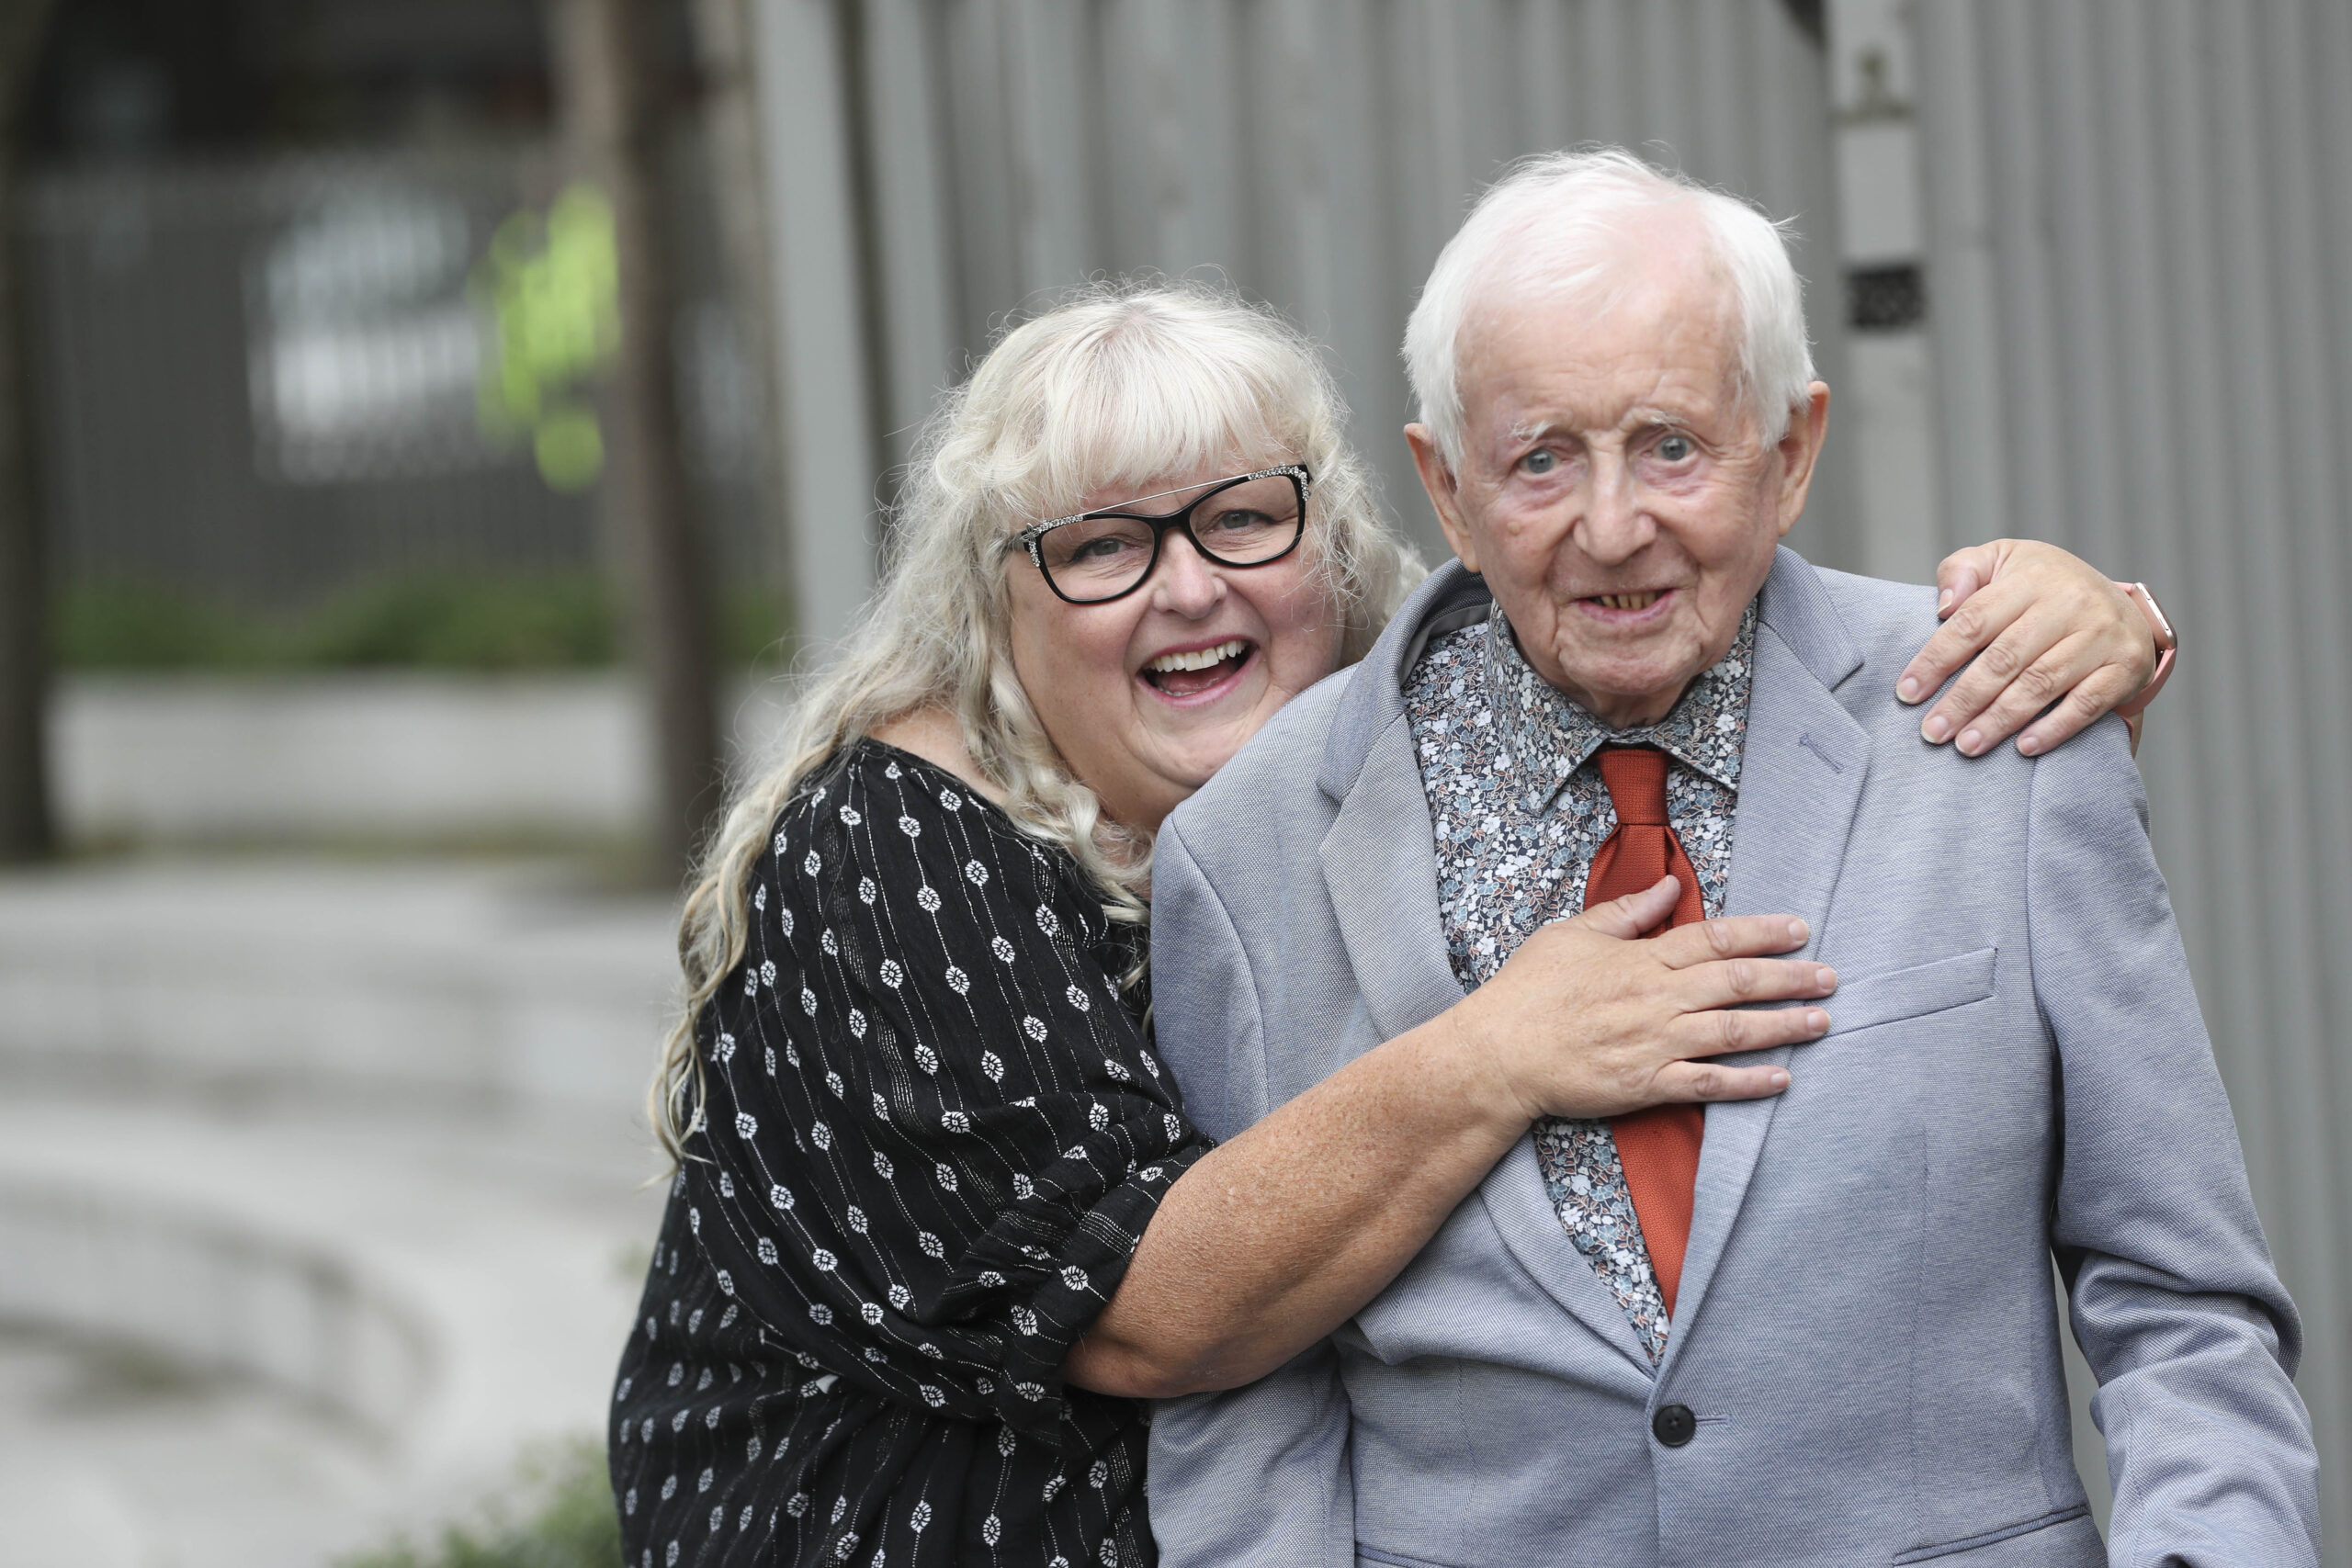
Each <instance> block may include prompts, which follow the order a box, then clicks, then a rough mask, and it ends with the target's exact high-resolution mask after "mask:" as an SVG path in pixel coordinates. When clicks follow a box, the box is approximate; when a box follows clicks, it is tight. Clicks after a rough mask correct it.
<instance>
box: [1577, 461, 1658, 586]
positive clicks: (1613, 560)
mask: <svg viewBox="0 0 2352 1568" xmlns="http://www.w3.org/2000/svg"><path fill="white" fill-rule="evenodd" d="M1590 472H1591V476H1592V477H1591V479H1589V481H1588V482H1589V485H1590V486H1591V489H1590V491H1589V492H1588V494H1587V495H1586V498H1585V509H1584V517H1583V519H1582V521H1581V522H1579V523H1578V524H1577V545H1578V546H1579V547H1582V548H1583V550H1584V553H1585V554H1586V555H1588V556H1590V557H1591V558H1593V559H1594V560H1596V561H1599V562H1600V563H1601V564H1602V565H1604V566H1615V565H1616V564H1618V563H1619V562H1620V561H1624V560H1628V559H1631V558H1633V557H1634V555H1636V554H1638V553H1639V552H1640V551H1641V550H1642V549H1643V547H1645V546H1646V545H1648V544H1649V542H1650V540H1651V538H1652V537H1653V536H1656V534H1657V523H1656V521H1655V520H1654V519H1652V518H1651V516H1650V514H1649V512H1648V510H1647V509H1646V508H1645V506H1644V505H1643V504H1642V489H1641V486H1640V484H1639V483H1638V482H1636V480H1635V479H1634V468H1633V465H1632V464H1630V463H1628V462H1626V461H1625V459H1624V457H1623V454H1621V453H1616V452H1600V453H1596V454H1594V457H1593V463H1592V468H1591V470H1590Z"/></svg>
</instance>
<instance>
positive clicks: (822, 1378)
mask: <svg viewBox="0 0 2352 1568" xmlns="http://www.w3.org/2000/svg"><path fill="white" fill-rule="evenodd" d="M750 897H751V919H752V929H751V937H750V940H749V942H748V945H747V947H746V950H745V953H744V957H743V962H742V964H741V967H740V968H739V969H738V970H737V971H736V972H735V973H733V974H732V975H730V976H729V977H728V978H727V980H726V982H725V983H724V984H723V985H722V986H721V987H720V988H719V990H718V994H717V995H716V996H715V997H714V998H712V1000H711V1002H710V1004H709V1005H708V1006H707V1008H705V1010H704V1011H703V1015H702V1017H701V1018H700V1019H699V1020H698V1021H697V1024H696V1032H695V1038H696V1041H697V1043H698V1046H699V1048H700V1051H701V1053H702V1058H703V1066H704V1069H705V1075H706V1082H707V1090H706V1092H707V1113H706V1119H705V1123H704V1125H703V1127H702V1128H701V1129H700V1130H698V1131H697V1132H695V1134H693V1135H692V1136H691V1137H690V1138H689V1139H688V1140H687V1147H688V1150H689V1152H690V1155H691V1156H693V1157H691V1158H690V1159H689V1161H688V1162H687V1164H686V1166H685V1168H684V1170H683V1171H682V1172H681V1173H680V1174H679V1176H678V1178H677V1179H676V1181H675V1184H674V1186H673V1190H672V1193H671V1198H670V1204H669V1212H668V1214H667V1217H666V1219H665V1220H664V1222H663V1224H662V1236H661V1241H660V1243H659V1244H658V1246H657V1247H655V1249H654V1254H653V1267H652V1270H651V1273H650V1277H649V1278H648V1280H647V1281H646V1287H645V1299H644V1303H643V1304H642V1306H641V1307H640V1309H639V1314H638V1322H637V1325H636V1328H635V1330H634V1331H633V1333H632V1334H631V1337H630V1339H629V1344H628V1349H627V1351H626V1352H625V1353H624V1355H623V1357H622V1359H621V1367H620V1376H619V1381H618V1384H617V1387H616V1393H615V1397H614V1406H615V1410H614V1417H613V1428H612V1433H611V1438H610V1442H611V1464H612V1476H613V1489H614V1493H615V1495H616V1498H617V1500H618V1503H619V1506H620V1511H621V1529H622V1537H623V1540H624V1542H625V1544H626V1547H627V1561H628V1563H629V1564H630V1568H679V1565H681V1564H718V1563H730V1564H736V1563H745V1564H748V1563H761V1564H770V1563H773V1564H807V1565H812V1568H813V1565H814V1564H819V1563H833V1564H840V1563H855V1564H859V1565H861V1568H863V1565H865V1564H873V1565H875V1568H882V1565H884V1564H888V1565H889V1568H900V1565H910V1568H911V1565H918V1564H921V1565H928V1564H948V1563H956V1564H965V1563H970V1564H998V1563H1001V1564H1005V1565H1006V1568H1015V1565H1018V1568H1081V1565H1088V1568H1119V1565H1123V1564H1138V1565H1139V1564H1144V1563H1148V1562H1152V1561H1153V1560H1154V1551H1153V1548H1152V1544H1151V1531H1150V1527H1149V1525H1148V1521H1147V1519H1146V1517H1145V1511H1144V1495H1143V1463H1144V1448H1145V1426H1144V1413H1143V1408H1142V1406H1141V1405H1139V1404H1136V1403H1135V1402H1133V1401H1129V1400H1123V1399H1113V1398H1108V1397H1105V1396H1103V1395H1100V1394H1095V1393H1088V1392H1087V1391H1085V1390H1082V1389H1076V1388H1066V1387H1064V1386H1063V1384H1062V1382H1061V1376H1060V1369H1061V1363H1062V1360H1063V1358H1064V1357H1065V1356H1066V1355H1067V1354H1068V1353H1069V1348H1070V1347H1071V1346H1072V1345H1073V1344H1075V1343H1076V1342H1077V1341H1078V1339H1079V1337H1080V1336H1081V1335H1083V1334H1084V1333H1085V1331H1086V1329H1087V1327H1088V1325H1090V1324H1091V1323H1092V1321H1093V1320H1094V1317H1095V1315H1096V1314H1098V1313H1100V1312H1101V1311H1102V1309H1103V1303H1105V1302H1107V1301H1108V1300H1109V1299H1110V1296H1111V1293H1112V1292H1114V1290H1116V1289H1117V1288H1118V1283H1119V1280H1120V1278H1121V1277H1122V1276H1123V1275H1124V1274H1125V1271H1126V1267H1127V1262H1128V1259H1129V1258H1130V1256H1131V1255H1132V1254H1133V1252H1134V1250H1135V1247H1136V1243H1137V1241H1138V1240H1139V1239H1140V1238H1141V1236H1142V1235H1143V1231H1144V1226H1145V1225H1146V1224H1148V1223H1149V1222H1150V1219H1151V1216H1152V1214H1153V1213H1154V1212H1155V1210H1156V1209H1157V1208H1158V1206H1159V1200H1160V1199H1161V1197H1162V1196H1163V1195H1164V1194H1165V1193H1166V1192H1167V1190H1168V1189H1169V1187H1170V1184H1172V1183H1173V1182H1174V1181H1175V1179H1176V1178H1177V1177H1178V1176H1180V1175H1182V1173H1183V1171H1184V1170H1185V1169H1186V1168H1188V1167H1189V1166H1190V1165H1191V1164H1192V1162H1193V1160H1195V1159H1197V1158H1198V1157H1199V1156H1201V1154H1202V1153H1203V1152H1204V1150H1205V1149H1206V1148H1207V1146H1208V1142H1207V1140H1206V1139H1205V1138H1204V1137H1203V1136H1202V1134H1199V1133H1198V1132H1196V1131H1195V1130H1194V1129H1193V1126H1192V1124H1191V1123H1190V1122H1188V1121H1186V1120H1185V1118H1184V1114H1183V1108H1182V1101H1181V1100H1180V1099H1179V1097H1178V1094H1177V1089H1176V1085H1175V1080H1174V1079H1173V1078H1172V1077H1170V1076H1169V1074H1168V1073H1167V1071H1166V1069H1165V1068H1163V1067H1162V1066H1161V1065H1160V1064H1159V1060H1158V1059H1157V1058H1156V1057H1155V1056H1154V1055H1153V1054H1152V1051H1151V1049H1150V1047H1149V1045H1148V1043H1147V1042H1146V1039H1145V1036H1144V1032H1143V1030H1142V1028H1141V1027H1140V1025H1139V1023H1138V1019H1137V1015H1136V1011H1131V1010H1130V1009H1129V1007H1128V1005H1126V1004H1125V1003H1124V1002H1123V1000H1122V994H1121V991H1120V989H1119V984H1118V982H1119V980H1120V979H1121V978H1122V977H1123V976H1125V974H1126V973H1127V971H1128V970H1129V968H1130V967H1131V966H1132V964H1134V962H1135V958H1136V953H1137V951H1138V947H1137V943H1136V940H1135V933H1134V932H1133V931H1132V930H1131V929H1130V928H1125V927H1121V926H1117V925H1114V923H1113V922H1112V921H1111V920H1109V919H1107V918H1106V917H1105V916H1104V914H1103V908H1102V906H1101V902H1100V900H1099V898H1098V897H1095V896H1094V895H1093V894H1092V893H1091V891H1090V887H1089V885H1088V883H1087V882H1086V880H1085V878H1084V876H1083V874H1081V872H1080V869H1079V867H1078V864H1077V863H1076V862H1075V861H1074V860H1072V859H1071V858H1070V856H1069V855H1068V854H1067V853H1065V852H1060V851H1057V850H1055V849H1052V848H1050V847H1048V846H1046V845H1044V844H1041V843H1039V842H1038V841H1037V840H1035V839H1032V838H1031V837H1029V836H1028V835H1026V834H1024V833H1023V832H1022V831H1021V830H1020V829H1018V828H1016V827H1015V826H1014V824H1013V823H1012V820H1011V819H1010V818H1007V817H1006V816H1005V815H1004V814H1003V813H1002V812H1001V811H999V810H998V809H997V808H996V807H993V806H991V805H989V803H988V802H987V801H985V800H983V799H981V798H979V797H978V796H976V795H972V794H971V793H969V791H968V789H967V786H965V785H964V784H962V783H961V781H959V780H957V779H956V777H955V776H954V775H952V774H950V773H945V772H943V771H942V770H940V769H938V768H936V767H933V765H931V764H930V763H928V762H925V761H922V760H920V759H918V758H916V757H914V756H912V755H910V753H907V752H904V751H900V750H896V749H895V748H892V747H888V746H885V745H882V744H880V743H878V742H876V741H871V740H865V741H860V742H857V743H856V744H854V745H853V746H851V747H849V748H847V749H845V750H843V752H842V754H841V755H840V756H839V757H838V758H836V759H835V761H833V762H832V763H831V765H830V766H829V767H828V768H826V769H823V770H820V773H819V774H818V775H817V776H816V777H814V778H813V779H812V780H811V782H810V783H809V785H808V786H807V787H805V788H804V789H803V790H802V792H801V793H800V795H798V796H797V798H796V799H794V800H793V801H792V803H791V804H790V805H788V806H787V807H786V808H785V810H784V811H783V813H782V814H781V815H780V817H779V818H778V819H777V821H776V824H775V836H774V840H773V841H772V843H771V844H770V846H769V848H768V850H767V851H766V852H765V853H763V856H762V857H761V859H760V861H759V863H758V865H757V867H756V868H755V870H754V872H753V874H752V880H751V886H750Z"/></svg>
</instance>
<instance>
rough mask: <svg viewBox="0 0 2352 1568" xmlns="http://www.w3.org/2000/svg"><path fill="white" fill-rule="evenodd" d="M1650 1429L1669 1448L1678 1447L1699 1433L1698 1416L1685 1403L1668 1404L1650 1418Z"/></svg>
mask: <svg viewBox="0 0 2352 1568" xmlns="http://www.w3.org/2000/svg"><path fill="white" fill-rule="evenodd" d="M1650 1430H1651V1431H1653V1432H1655V1433H1657V1440H1658V1441H1659V1442H1661V1443H1664V1444H1665V1445H1666V1446H1667V1447H1668V1448H1669V1449H1679V1448H1680V1447H1681V1446H1682V1445H1683V1444H1685V1443H1687V1442H1689V1441H1690V1440H1691V1438H1694V1437H1696V1436H1698V1434H1699V1418H1698V1417H1697V1416H1693V1415H1691V1407H1690V1406H1689V1405H1687V1404H1669V1405H1668V1406H1666V1408H1664V1409H1663V1410H1660V1411H1659V1412H1658V1413H1657V1415H1656V1416H1653V1417H1651V1419H1650Z"/></svg>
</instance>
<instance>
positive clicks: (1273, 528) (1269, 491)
mask: <svg viewBox="0 0 2352 1568" xmlns="http://www.w3.org/2000/svg"><path fill="white" fill-rule="evenodd" d="M1190 520H1191V525H1192V534H1193V538H1194V539H1195V540H1196V541H1198V542H1199V544H1200V547H1201V549H1202V551H1203V553H1204V554H1205V555H1207V556H1208V558H1210V559H1211V560H1215V561H1218V562H1220V563H1222V564H1224V565H1226V566H1258V565H1261V564H1262V563H1264V562H1266V561H1270V560H1272V559H1273V558H1275V557H1277V556H1280V555H1282V554H1283V553H1284V552H1285V551H1287V550H1288V549H1289V548H1290V547H1292V546H1293V545H1295V544H1296V543H1297V542H1298V536H1299V527H1300V509H1299V499H1298V486H1297V484H1296V482H1295V480H1293V479H1291V478H1290V477H1289V476H1287V475H1283V474H1273V475H1269V476H1268V477H1267V478H1265V479H1250V480H1248V481H1247V482H1245V483H1242V484H1238V485H1234V486H1232V487H1230V488H1228V489H1226V490H1221V491H1213V492H1211V493H1210V494H1208V495H1204V496H1203V497H1202V498H1201V499H1200V500H1199V501H1198V502H1194V503H1193V508H1192V511H1191V513H1190ZM1168 525H1170V520H1168V519H1162V518H1143V517H1116V516H1114V517H1088V518H1083V519H1080V521H1078V522H1076V523H1065V524H1063V525H1061V526H1060V527H1058V528H1056V529H1053V530H1052V531H1051V532H1049V533H1047V534H1046V536H1044V537H1043V538H1042V539H1040V540H1038V541H1037V546H1038V553H1039V555H1040V556H1041V557H1042V558H1043V559H1044V562H1045V568H1046V576H1047V577H1049V578H1051V579H1052V580H1053V584H1054V586H1055V587H1056V588H1057V589H1058V590H1060V591H1061V592H1063V593H1064V594H1066V595H1067V596H1069V598H1072V599H1076V600H1080V601H1081V602H1085V601H1091V600H1097V599H1109V598H1114V597H1115V596H1117V595H1119V594H1121V593H1125V592H1127V591H1128V590H1130V589H1132V588H1134V587H1135V586H1136V584H1137V583H1139V582H1141V581H1143V580H1144V578H1145V577H1146V576H1147V575H1148V573H1149V572H1150V570H1151V564H1152V559H1153V557H1154V556H1155V554H1156V553H1157V547H1158V544H1159V535H1160V532H1161V529H1162V528H1163V527H1165V526H1168Z"/></svg>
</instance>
